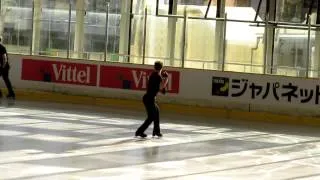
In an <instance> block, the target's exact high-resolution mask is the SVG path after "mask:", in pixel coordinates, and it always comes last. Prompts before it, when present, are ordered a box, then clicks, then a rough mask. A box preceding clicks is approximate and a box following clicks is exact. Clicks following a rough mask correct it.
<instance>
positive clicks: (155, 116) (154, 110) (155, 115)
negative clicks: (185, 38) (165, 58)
mask: <svg viewBox="0 0 320 180" xmlns="http://www.w3.org/2000/svg"><path fill="white" fill-rule="evenodd" d="M162 68H163V64H162V62H160V61H157V62H155V64H154V71H153V72H152V74H151V75H150V77H149V81H148V85H147V91H146V93H145V94H144V96H143V104H144V106H145V108H146V111H147V114H148V117H147V119H146V120H145V121H144V123H143V124H142V125H141V126H140V127H139V128H138V129H137V131H136V134H135V135H136V136H140V137H143V138H144V137H147V135H146V134H145V133H144V131H145V130H146V129H147V128H148V127H149V125H150V124H151V123H152V121H153V133H152V135H153V136H158V137H162V134H161V132H160V122H159V120H160V118H159V107H158V105H157V103H156V97H157V94H158V92H161V93H163V94H165V93H166V86H167V84H168V73H167V72H166V71H162Z"/></svg>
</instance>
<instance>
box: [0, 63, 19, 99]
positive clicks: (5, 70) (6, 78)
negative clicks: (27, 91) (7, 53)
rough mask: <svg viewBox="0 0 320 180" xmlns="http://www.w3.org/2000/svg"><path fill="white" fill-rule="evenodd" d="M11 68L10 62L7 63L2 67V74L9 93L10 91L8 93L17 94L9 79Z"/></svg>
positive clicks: (10, 94)
mask: <svg viewBox="0 0 320 180" xmlns="http://www.w3.org/2000/svg"><path fill="white" fill-rule="evenodd" d="M9 69H10V66H9V64H7V65H5V66H4V68H3V69H1V76H2V79H3V81H4V83H5V84H6V87H7V89H8V93H9V94H8V95H9V96H15V94H14V91H13V88H12V85H11V81H10V79H9ZM0 92H1V91H0Z"/></svg>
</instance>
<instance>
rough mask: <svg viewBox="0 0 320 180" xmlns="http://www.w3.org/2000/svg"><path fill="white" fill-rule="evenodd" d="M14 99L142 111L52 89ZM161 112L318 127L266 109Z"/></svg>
mask: <svg viewBox="0 0 320 180" xmlns="http://www.w3.org/2000/svg"><path fill="white" fill-rule="evenodd" d="M16 94H17V99H19V100H26V101H41V102H56V103H68V104H79V105H94V106H100V107H101V106H102V107H103V106H105V107H108V106H109V107H113V108H123V109H128V110H139V111H144V107H143V104H142V102H141V101H137V100H125V99H112V98H100V97H92V96H81V95H79V96H77V95H67V94H61V93H53V92H43V91H30V90H21V89H19V90H16ZM159 106H160V108H161V111H162V112H163V113H175V114H181V115H186V116H194V117H195V118H196V117H205V118H219V119H231V120H241V121H248V122H250V121H254V122H268V123H274V124H291V125H306V126H320V118H318V117H304V116H292V115H281V114H274V113H269V112H249V111H239V110H231V109H219V108H211V107H197V106H191V105H177V104H168V103H159Z"/></svg>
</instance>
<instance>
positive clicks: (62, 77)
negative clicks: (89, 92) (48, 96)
mask: <svg viewBox="0 0 320 180" xmlns="http://www.w3.org/2000/svg"><path fill="white" fill-rule="evenodd" d="M97 72H98V71H97V65H91V64H82V63H69V62H59V61H46V60H33V59H23V60H22V73H21V79H22V80H28V81H43V82H52V83H62V84H74V85H85V86H96V85H97Z"/></svg>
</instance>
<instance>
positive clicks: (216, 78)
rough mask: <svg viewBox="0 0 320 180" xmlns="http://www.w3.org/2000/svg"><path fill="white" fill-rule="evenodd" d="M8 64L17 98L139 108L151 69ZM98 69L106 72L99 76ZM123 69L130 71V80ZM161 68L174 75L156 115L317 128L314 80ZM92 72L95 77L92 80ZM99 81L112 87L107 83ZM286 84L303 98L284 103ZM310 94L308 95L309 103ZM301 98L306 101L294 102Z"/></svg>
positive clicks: (36, 59)
mask: <svg viewBox="0 0 320 180" xmlns="http://www.w3.org/2000/svg"><path fill="white" fill-rule="evenodd" d="M10 61H11V63H12V66H11V71H10V76H11V77H10V78H11V80H12V83H13V86H14V88H15V89H17V90H18V91H20V90H21V91H20V92H21V93H20V94H21V95H20V98H25V99H26V100H29V99H30V100H42V101H44V100H46V101H52V102H60V103H74V104H85V105H91V104H92V105H99V106H119V107H124V108H129V109H136V108H138V109H141V110H144V108H143V105H142V102H141V97H142V95H143V93H144V89H145V82H146V74H147V73H148V72H149V71H150V69H152V66H150V65H149V66H148V65H139V64H128V63H111V62H99V61H87V60H76V59H61V58H60V59H59V58H55V57H41V56H21V55H10ZM75 66H76V68H74V67H75ZM93 67H97V68H93ZM103 67H108V69H109V70H106V71H105V73H102V72H103V71H104V70H103ZM113 67H114V68H113ZM69 68H71V69H70V70H71V71H72V73H71V74H70V77H69V75H68V71H69ZM110 68H111V69H117V70H120V71H121V74H122V75H121V76H117V75H115V74H114V73H112V75H111V76H108V74H107V73H108V72H109V71H110ZM30 70H31V71H30ZM127 70H130V71H131V72H132V74H131V75H130V77H128V74H126V72H127ZM166 70H168V71H172V72H178V73H173V76H172V81H171V82H172V83H171V93H168V94H167V95H165V96H163V97H161V98H159V99H161V102H160V107H161V109H162V111H165V112H172V113H180V114H183V115H196V116H206V117H215V118H216V117H219V118H228V119H244V120H252V121H267V122H274V123H278V121H281V122H284V123H287V124H310V125H317V124H318V122H320V111H319V107H320V105H319V104H320V103H319V99H320V84H319V82H318V80H317V79H304V78H294V77H284V76H272V75H261V74H247V73H236V72H220V71H210V70H199V69H181V68H170V67H166ZM40 71H41V73H43V74H42V75H41V74H39V73H40ZM73 72H74V73H73ZM114 72H115V71H114ZM45 74H47V75H48V76H47V75H45ZM50 74H51V75H50ZM93 74H96V75H97V77H96V78H95V77H92V76H93ZM178 74H179V75H178ZM87 75H90V78H89V77H88V76H87ZM137 77H138V78H137ZM140 77H141V78H140ZM119 79H122V80H124V81H123V84H119ZM105 80H107V81H112V83H111V84H107V83H106V82H103V81H105ZM140 80H141V81H140ZM71 81H74V82H71ZM130 82H131V84H130ZM133 83H134V84H133ZM132 85H135V86H136V87H135V88H132V87H133V86H132ZM288 85H291V86H289V87H297V88H298V91H297V92H296V93H303V94H301V95H300V94H298V95H299V96H298V98H292V101H290V102H289V101H288V96H285V95H284V94H286V93H287V91H288V89H287V88H288V87H286V86H288ZM101 86H106V87H101ZM2 87H3V83H2ZM190 87H191V88H190ZM244 87H246V88H244ZM259 88H262V90H261V91H260V90H259ZM243 89H244V91H243V93H242V90H243ZM257 90H258V91H257ZM252 92H255V93H254V95H255V97H252ZM310 92H313V95H314V96H311V98H310V99H309V98H308V96H307V95H308V94H309V95H310ZM277 93H278V94H277ZM305 93H306V94H305ZM275 94H277V95H278V96H279V99H278V100H275V97H276V96H275ZM316 94H317V96H316ZM17 95H19V92H18V94H17ZM304 100H305V101H306V102H304V103H302V102H300V101H304ZM318 117H319V118H318Z"/></svg>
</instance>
